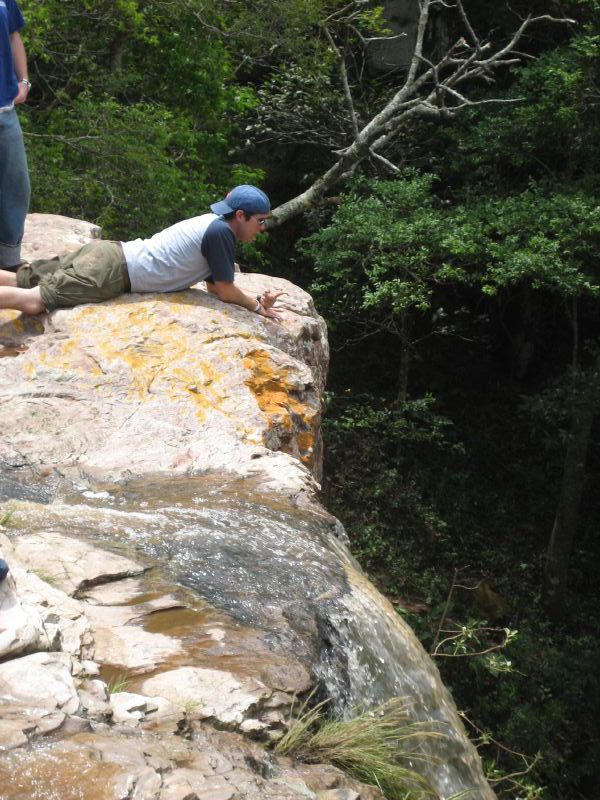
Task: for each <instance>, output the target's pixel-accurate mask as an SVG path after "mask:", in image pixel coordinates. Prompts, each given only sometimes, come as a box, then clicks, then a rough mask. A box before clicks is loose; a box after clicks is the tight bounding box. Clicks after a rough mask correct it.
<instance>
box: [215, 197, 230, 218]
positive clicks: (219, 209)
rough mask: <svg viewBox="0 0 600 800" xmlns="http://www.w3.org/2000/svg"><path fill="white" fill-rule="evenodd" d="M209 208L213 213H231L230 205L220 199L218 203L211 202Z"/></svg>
mask: <svg viewBox="0 0 600 800" xmlns="http://www.w3.org/2000/svg"><path fill="white" fill-rule="evenodd" d="M210 210H211V211H212V212H213V213H214V214H219V215H220V214H231V212H232V211H233V208H231V206H230V205H229V203H227V201H226V200H221V201H220V202H218V203H213V204H212V205H211V207H210Z"/></svg>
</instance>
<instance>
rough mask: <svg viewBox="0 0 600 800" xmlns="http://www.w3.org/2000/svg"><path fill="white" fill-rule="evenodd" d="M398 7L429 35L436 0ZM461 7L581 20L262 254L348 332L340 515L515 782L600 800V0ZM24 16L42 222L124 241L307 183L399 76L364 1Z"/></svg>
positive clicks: (452, 18)
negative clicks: (377, 44)
mask: <svg viewBox="0 0 600 800" xmlns="http://www.w3.org/2000/svg"><path fill="white" fill-rule="evenodd" d="M400 5H403V6H404V8H405V11H406V20H405V22H406V21H408V22H407V25H408V27H407V30H408V29H409V28H410V25H409V24H408V23H410V20H411V19H412V17H411V14H410V13H409V12H410V10H411V8H412V9H413V11H414V8H415V6H417V5H418V4H416V3H414V2H413V3H411V2H406V3H404V4H400ZM459 5H460V8H462V9H463V10H464V11H465V13H468V15H469V19H470V22H471V25H472V29H473V32H474V33H475V34H476V36H477V37H479V38H480V40H481V41H482V42H483V41H485V40H490V41H491V42H494V43H496V44H500V45H501V44H502V43H504V42H508V41H509V40H510V37H511V35H512V32H513V31H514V30H515V29H516V28H517V27H518V25H519V24H520V20H521V19H522V18H523V17H525V16H526V15H527V14H528V13H533V14H534V15H535V14H538V15H553V16H554V17H556V18H560V19H562V18H566V17H568V18H571V19H572V20H574V22H573V23H570V24H562V23H561V24H559V23H554V22H552V21H551V20H540V21H539V22H538V23H536V24H535V25H532V26H531V27H529V28H528V29H527V31H526V33H525V35H524V37H523V39H522V41H521V42H520V43H519V46H518V48H516V49H517V51H518V53H517V54H516V55H515V58H514V59H513V63H511V64H509V65H507V66H505V67H504V68H503V69H501V70H498V71H495V72H494V74H493V75H490V76H489V80H487V81H485V80H484V81H481V82H477V83H476V82H475V81H473V85H468V86H467V87H466V88H467V90H468V92H469V96H470V97H471V98H472V99H473V100H474V101H477V102H476V104H475V105H472V106H467V107H465V108H463V109H461V110H460V111H457V112H456V113H450V111H449V113H447V114H444V115H441V116H440V115H438V116H437V117H435V118H433V117H431V118H429V117H427V116H415V117H413V118H412V119H409V120H407V121H406V122H404V123H403V124H402V125H400V126H399V128H398V130H397V131H396V133H395V138H394V141H393V142H392V143H391V145H390V146H389V147H388V149H387V151H386V154H385V159H384V160H382V159H379V158H378V157H376V156H375V155H368V156H367V157H365V158H364V159H363V160H362V161H361V162H360V163H359V164H358V166H356V168H354V169H352V170H349V172H348V174H346V175H345V176H344V178H343V180H342V181H339V182H338V183H337V184H336V185H335V187H334V189H333V190H332V191H329V192H327V196H326V197H325V198H324V199H323V202H321V203H319V204H317V205H314V206H313V207H311V208H310V209H309V210H307V211H306V212H305V213H304V214H302V215H300V216H296V217H294V218H293V219H291V220H290V221H288V222H286V223H285V224H283V225H280V226H279V227H275V228H274V229H273V230H272V231H271V232H270V234H269V235H268V236H267V237H263V241H262V242H260V243H259V244H258V245H256V246H254V247H252V248H249V249H247V250H246V251H245V253H244V256H243V258H242V261H243V263H244V266H245V268H246V269H252V270H257V271H261V272H266V273H270V274H273V275H281V276H284V277H286V278H289V279H290V280H292V281H293V282H295V283H297V284H299V285H301V286H303V287H304V288H306V289H308V291H310V292H311V293H312V294H313V296H314V298H315V302H316V305H317V307H318V309H319V311H320V313H321V314H322V315H323V316H324V317H325V318H326V320H327V323H328V326H329V332H330V342H331V347H332V364H331V374H330V381H329V390H328V395H327V412H326V416H325V420H324V433H325V440H326V460H325V479H324V485H323V500H324V503H325V505H326V507H327V508H328V509H329V510H331V511H332V512H333V513H335V514H336V515H337V516H339V518H340V519H341V520H342V521H343V523H344V524H345V526H346V528H347V530H348V533H349V535H350V537H351V540H352V546H353V549H354V552H355V554H356V555H357V557H358V558H359V560H360V562H361V563H362V564H363V566H364V568H365V569H366V570H367V571H368V572H369V574H370V575H371V577H372V578H373V580H374V581H375V582H376V583H377V584H378V585H379V586H380V588H381V589H382V590H383V591H384V592H385V593H386V594H387V595H388V596H389V597H390V598H391V599H392V601H393V602H394V604H395V605H396V607H397V610H398V613H399V614H402V615H403V616H405V617H406V618H407V619H408V621H409V622H410V624H411V625H412V626H413V628H414V629H415V630H416V632H417V634H418V635H419V636H420V638H421V640H422V642H423V644H424V646H425V647H426V648H427V649H428V650H429V651H430V652H431V653H432V654H433V657H434V658H435V660H436V662H437V664H438V666H439V668H440V670H441V671H442V675H443V677H444V680H445V682H446V683H447V685H449V686H450V687H451V689H452V691H453V693H454V696H455V698H456V701H457V704H458V706H459V708H461V709H462V710H463V712H464V717H465V724H466V726H467V728H468V729H469V731H470V733H471V735H472V736H473V738H474V739H475V740H476V741H477V743H478V745H479V746H480V752H481V755H482V757H483V759H484V762H485V765H486V768H487V770H488V775H489V777H490V779H491V780H492V781H494V782H495V783H494V786H495V788H496V791H497V792H498V794H499V795H500V796H501V797H503V798H514V800H517V798H522V799H523V800H541V799H542V798H543V799H544V800H559V799H560V800H571V799H574V798H590V800H591V799H592V798H597V797H600V774H599V769H598V763H599V762H600V746H599V735H598V719H599V718H600V685H599V684H600V658H599V649H598V614H597V613H596V612H597V606H598V601H599V599H600V592H599V589H598V570H597V566H596V564H597V560H598V556H599V555H600V537H599V535H598V527H599V522H600V492H599V491H598V489H599V478H600V448H599V444H600V428H599V424H598V414H599V412H600V361H599V359H600V349H599V344H600V341H599V338H600V325H599V323H600V299H599V292H600V285H599V284H600V280H599V279H600V265H599V262H598V245H599V244H600V208H599V205H598V196H599V194H598V188H599V178H598V165H599V161H600V154H599V144H598V143H599V141H600V114H599V109H600V81H599V59H598V54H599V51H600V0H566V2H560V1H559V0H547V2H537V1H536V0H529V2H526V0H514V2H512V3H511V4H505V3H502V2H499V3H489V2H484V0H470V1H469V2H465V3H464V4H459ZM21 6H22V8H23V12H24V14H25V16H26V19H27V23H28V24H27V28H26V29H25V32H24V37H23V38H24V41H25V43H26V47H27V52H28V56H29V62H30V77H31V80H32V82H33V89H32V91H31V94H30V98H29V102H28V104H27V106H26V107H25V108H22V110H21V112H20V117H21V120H22V124H23V129H24V132H25V136H26V146H27V149H28V156H29V162H30V170H31V178H32V185H33V200H32V211H38V212H47V213H58V214H66V215H69V216H74V217H81V218H85V219H87V220H90V221H93V222H96V223H98V224H100V225H101V226H102V227H103V229H104V237H105V238H120V239H128V238H134V237H137V236H144V235H151V234H152V233H154V232H156V231H157V230H159V229H161V228H163V227H165V226H167V225H169V224H171V223H173V222H175V221H177V220H179V219H182V218H184V217H187V216H193V215H196V214H199V213H204V212H205V211H206V210H207V207H208V204H209V202H213V201H214V200H215V199H218V198H220V197H221V196H222V195H223V194H224V192H225V191H226V190H227V189H229V188H231V186H233V185H235V184H237V183H243V182H256V183H259V184H260V185H261V186H263V187H264V188H265V189H266V190H267V192H268V193H269V194H270V195H271V197H272V199H273V201H274V204H275V205H277V204H279V203H282V202H284V201H287V200H289V199H290V198H293V197H294V196H296V195H298V194H299V193H300V192H302V191H304V190H305V189H306V188H307V187H308V186H310V185H311V183H312V182H313V181H314V180H315V179H316V178H317V177H318V176H319V175H320V174H322V173H323V172H324V171H325V170H326V169H327V168H328V167H329V166H330V165H331V163H332V162H333V160H335V157H336V156H335V154H336V153H338V152H339V151H341V150H343V148H345V147H348V145H349V144H351V142H352V141H353V135H354V133H353V131H354V132H355V131H356V125H358V127H360V126H363V125H364V124H366V123H367V122H368V121H369V119H371V118H372V116H373V115H374V114H375V113H376V110H377V109H378V108H379V107H381V104H382V103H385V102H386V101H387V100H388V99H389V97H391V95H392V94H393V93H394V92H395V91H396V89H397V87H398V86H399V85H401V84H402V81H403V80H404V78H405V75H406V68H405V67H403V66H398V67H396V68H394V69H391V68H389V69H385V70H384V69H381V68H377V66H376V64H374V61H373V58H372V48H373V44H372V41H376V40H377V39H378V37H385V36H388V35H389V29H388V25H389V22H388V21H387V20H386V18H385V16H384V15H383V14H382V9H381V8H380V7H379V6H378V5H377V4H376V3H368V2H363V1H362V0H356V2H350V3H345V2H337V0H288V2H285V3H282V2H279V1H278V0H254V2H253V3H240V2H235V1H234V0H229V1H228V0H220V1H219V0H145V1H144V2H142V0H113V2H112V3H110V4H109V3H105V2H99V0H38V1H37V2H33V0H22V2H21ZM456 11H457V8H456V6H455V4H453V3H452V2H448V3H445V4H442V3H433V4H432V8H431V14H430V21H429V27H428V31H427V35H426V36H425V40H424V41H425V51H424V55H426V56H427V58H428V59H431V60H435V59H436V58H439V53H440V52H443V51H444V50H447V49H448V48H449V47H451V46H452V43H453V42H454V41H455V40H456V38H457V37H459V36H461V35H463V31H462V29H461V24H462V22H463V21H464V20H461V17H460V14H457V13H455V12H456ZM413 17H414V14H413ZM463 27H464V26H463ZM424 63H425V62H424ZM348 91H350V95H351V97H352V103H353V104H352V106H350V104H349V102H348ZM485 100H494V101H496V102H489V103H486V102H483V101H485ZM498 101H500V102H498ZM496 781H497V782H496Z"/></svg>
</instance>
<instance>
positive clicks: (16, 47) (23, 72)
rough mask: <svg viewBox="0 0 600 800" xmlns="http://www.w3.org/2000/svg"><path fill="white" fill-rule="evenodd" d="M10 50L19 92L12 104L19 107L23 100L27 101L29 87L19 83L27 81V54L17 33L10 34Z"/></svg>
mask: <svg viewBox="0 0 600 800" xmlns="http://www.w3.org/2000/svg"><path fill="white" fill-rule="evenodd" d="M10 48H11V50H12V57H13V65H14V68H15V74H16V76H17V80H18V81H19V91H18V94H17V96H16V97H15V100H14V102H15V105H19V103H24V102H25V100H27V95H28V93H29V85H28V84H27V83H21V81H23V80H27V54H26V52H25V45H24V44H23V40H22V39H21V36H20V34H19V31H15V32H14V33H11V34H10Z"/></svg>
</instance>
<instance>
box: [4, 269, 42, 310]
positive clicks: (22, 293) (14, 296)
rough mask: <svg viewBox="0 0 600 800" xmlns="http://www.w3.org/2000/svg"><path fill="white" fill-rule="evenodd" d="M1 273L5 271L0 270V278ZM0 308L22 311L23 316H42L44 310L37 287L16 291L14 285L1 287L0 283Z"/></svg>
mask: <svg viewBox="0 0 600 800" xmlns="http://www.w3.org/2000/svg"><path fill="white" fill-rule="evenodd" d="M2 273H6V270H0V278H1V276H2ZM13 277H14V275H13ZM15 283H16V281H15ZM0 308H12V309H14V310H15V311H22V312H23V314H42V313H43V312H44V311H45V310H46V309H45V307H44V304H43V302H42V296H41V294H40V287H39V286H34V288H33V289H18V288H17V287H16V286H14V285H13V286H11V285H6V284H4V285H2V283H0Z"/></svg>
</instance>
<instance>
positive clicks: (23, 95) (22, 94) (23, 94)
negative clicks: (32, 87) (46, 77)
mask: <svg viewBox="0 0 600 800" xmlns="http://www.w3.org/2000/svg"><path fill="white" fill-rule="evenodd" d="M28 94H29V86H28V85H27V84H26V83H21V82H20V81H19V90H18V92H17V96H16V97H15V99H14V101H13V102H14V104H15V105H16V106H18V105H19V104H20V103H24V102H25V100H27V95H28Z"/></svg>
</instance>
